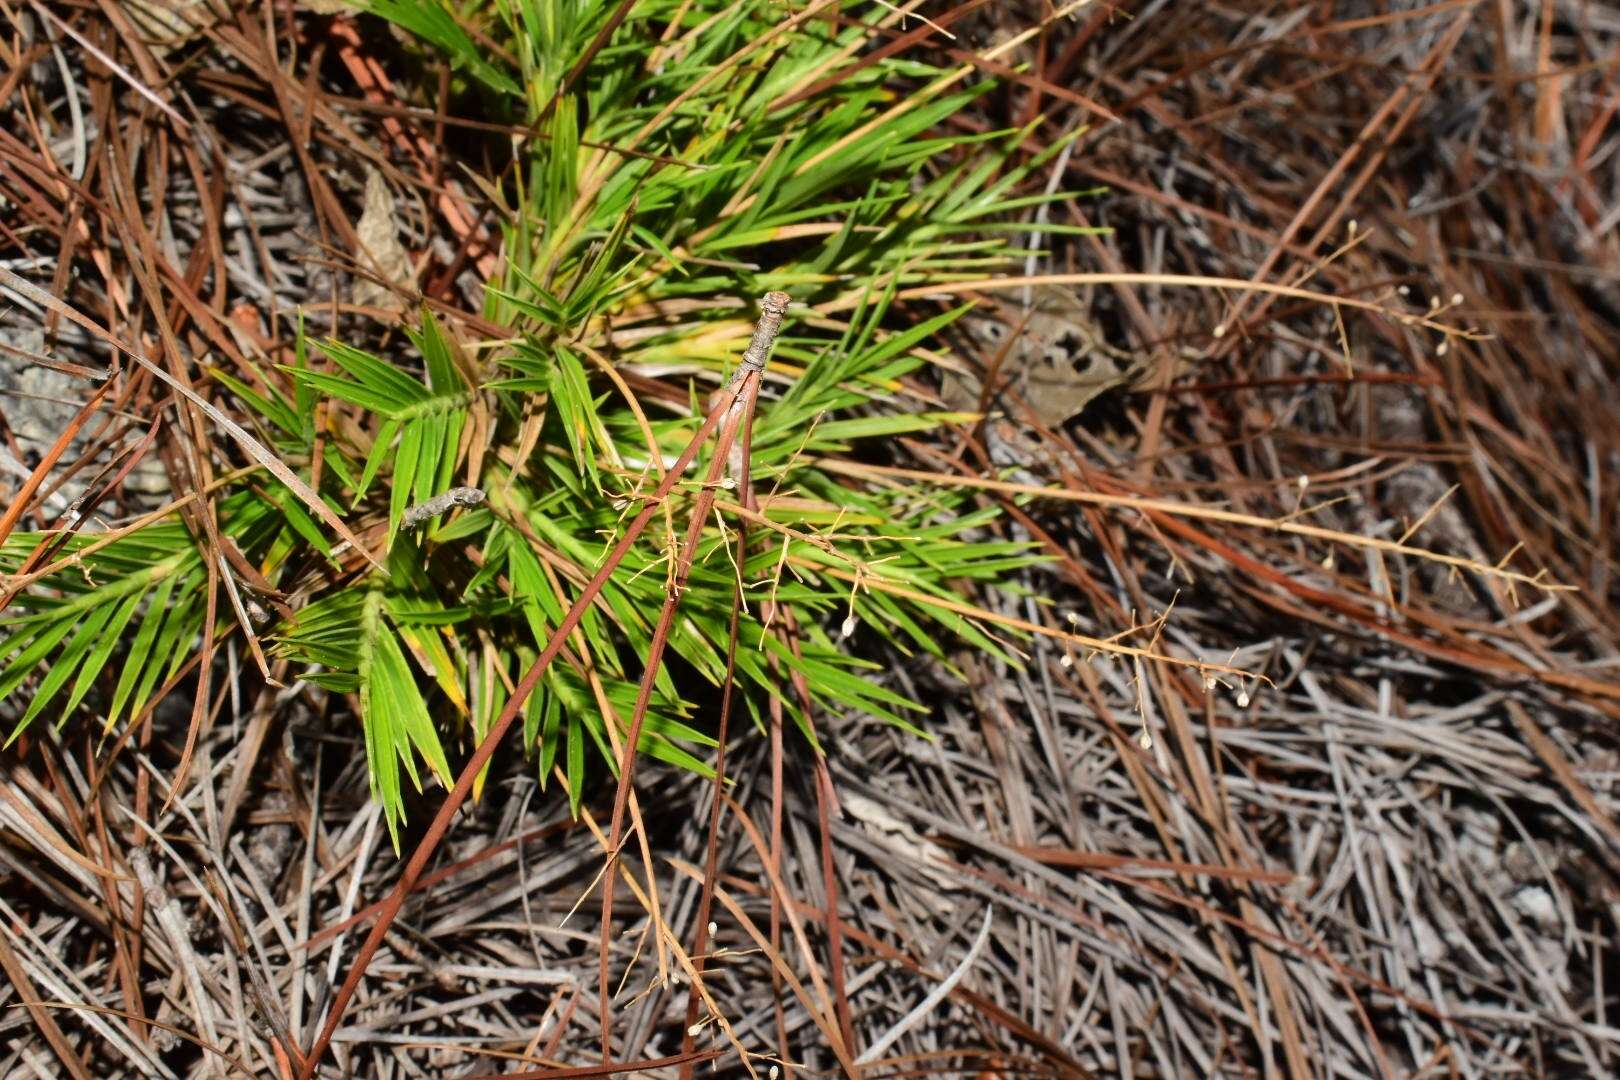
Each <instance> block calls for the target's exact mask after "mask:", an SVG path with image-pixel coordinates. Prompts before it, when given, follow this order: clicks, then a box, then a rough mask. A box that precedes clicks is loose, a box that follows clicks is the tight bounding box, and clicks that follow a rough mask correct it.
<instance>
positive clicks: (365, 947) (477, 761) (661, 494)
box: [298, 293, 787, 1080]
mask: <svg viewBox="0 0 1620 1080" xmlns="http://www.w3.org/2000/svg"><path fill="white" fill-rule="evenodd" d="M775 297H781V303H780V306H779V307H778V308H777V310H776V312H775V319H776V324H777V325H780V323H781V311H782V310H785V308H786V300H787V298H786V297H785V296H783V295H782V294H780V293H772V294H769V297H768V298H767V300H768V303H769V301H770V299H771V298H775ZM769 314H770V308H769V307H767V316H769ZM765 321H766V319H765V318H762V319H761V323H762V324H763V323H764V322H765ZM755 338H756V340H757V339H758V332H757V331H756V334H755ZM749 351H750V353H752V352H753V346H752V345H750V347H749ZM745 356H746V354H745ZM747 388H752V389H753V390H754V391H756V392H757V388H758V370H757V369H756V370H754V371H753V372H752V377H751V378H750V379H748V380H736V381H734V382H733V383H732V384H731V385H730V386H728V387H726V388H725V389H724V390H722V391H721V392H720V394H719V400H718V401H716V402H715V404H714V406H713V407H712V408H711V409H710V410H709V415H708V417H707V418H706V419H705V420H704V421H703V425H702V426H701V427H700V428H698V430H697V433H696V434H695V435H693V436H692V440H691V442H689V443H687V445H686V449H685V450H682V451H681V454H680V456H679V457H678V458H676V459H675V463H674V465H672V466H671V467H670V469H669V470H668V471H667V472H666V473H665V474H664V478H663V480H662V481H660V483H659V484H658V486H657V488H655V489H654V491H653V494H652V495H651V496H650V497H649V498H648V499H647V502H646V505H645V506H643V507H642V509H641V512H640V513H639V514H637V515H636V516H635V518H634V520H632V521H631V523H630V526H629V527H628V528H627V529H626V530H625V532H624V535H623V536H622V537H620V539H619V542H618V543H617V544H615V545H614V547H613V550H612V552H611V553H609V555H608V557H607V559H605V560H604V561H603V563H602V567H601V569H600V570H598V571H597V572H596V574H595V575H594V576H593V577H592V578H591V580H590V581H589V582H588V583H587V584H586V586H585V588H584V590H583V591H581V593H580V595H579V599H577V600H575V601H574V605H573V606H572V607H571V608H569V609H568V614H567V615H565V616H564V617H563V620H562V622H561V623H560V624H558V626H557V629H556V631H555V632H554V633H553V634H552V636H551V640H550V641H549V642H548V643H547V645H546V647H545V649H544V650H542V651H541V653H540V655H539V656H538V657H537V658H536V659H535V661H534V663H533V664H532V665H531V666H530V668H529V670H528V671H527V672H526V673H525V674H524V676H523V680H522V681H521V682H519V683H518V685H517V687H516V689H514V690H513V692H512V697H511V698H510V699H509V700H508V701H507V703H506V707H505V708H504V709H502V710H501V714H500V716H499V717H497V718H496V720H495V723H494V724H493V725H492V726H491V727H490V729H489V732H488V734H486V735H485V736H484V738H483V740H482V741H481V742H479V744H478V747H477V749H475V750H474V751H473V754H472V757H471V758H469V759H468V760H467V763H466V765H464V766H463V767H462V769H461V773H460V775H459V776H457V778H456V784H455V787H453V788H451V790H450V793H449V794H448V795H446V796H445V800H444V803H443V804H442V805H441V806H440V807H439V811H438V813H437V814H435V815H434V817H433V821H432V823H431V824H430V825H429V826H428V829H427V832H426V833H424V834H423V836H422V839H421V841H420V842H419V843H418V844H417V846H416V850H415V851H413V852H412V853H411V859H410V862H408V863H407V864H406V865H405V872H404V873H403V874H401V875H400V879H399V881H398V882H397V883H396V884H395V885H394V888H393V890H392V891H391V892H390V893H389V894H388V898H387V899H386V900H385V901H383V903H382V906H381V908H380V909H379V910H378V912H377V921H376V922H375V923H373V924H372V927H371V932H370V933H369V934H367V935H366V940H365V941H364V942H363V943H362V944H361V946H360V951H359V952H358V953H356V955H355V959H354V964H353V965H352V966H351V967H350V968H349V973H348V975H347V976H346V977H345V978H344V980H343V984H342V985H341V986H340V987H338V991H337V994H336V995H334V997H333V998H332V1005H331V1008H330V1010H329V1011H328V1013H327V1017H326V1022H325V1023H324V1024H323V1025H322V1026H321V1031H320V1034H319V1035H318V1036H316V1038H315V1042H314V1044H313V1045H311V1047H310V1049H309V1053H308V1054H307V1055H305V1057H304V1064H303V1067H302V1068H301V1069H300V1070H299V1073H298V1080H311V1078H312V1077H313V1076H314V1075H315V1070H316V1068H317V1067H318V1066H319V1064H320V1060H321V1058H322V1057H323V1056H325V1053H326V1049H327V1047H328V1046H330V1045H331V1042H332V1035H333V1033H334V1032H335V1031H337V1026H338V1023H339V1022H340V1021H341V1020H342V1018H343V1012H344V1010H345V1009H346V1008H347V1007H348V1004H349V1001H350V1000H351V999H352V998H353V997H354V992H355V989H356V988H357V987H358V986H359V985H360V980H361V978H362V977H363V976H364V975H365V971H366V968H367V966H369V965H370V963H371V959H372V957H373V956H375V955H376V953H377V950H378V948H380V947H381V945H382V941H383V937H384V935H386V934H387V933H388V928H389V927H390V926H392V925H393V922H394V919H395V918H396V917H397V916H398V915H399V909H400V907H401V906H402V905H403V904H404V902H405V897H406V896H407V895H409V894H410V892H411V890H412V889H413V888H414V887H415V885H416V882H417V880H418V879H419V878H420V877H421V876H422V871H423V870H424V869H426V868H427V864H428V860H429V859H431V858H432V857H433V853H434V852H435V851H437V850H438V847H439V844H440V842H441V841H443V839H444V835H445V833H446V832H448V831H449V828H450V822H451V820H452V819H453V818H454V817H455V814H456V811H457V810H459V809H460V808H461V804H462V803H464V802H466V801H467V796H468V795H470V794H471V793H472V787H473V782H474V781H475V780H476V779H477V777H478V774H479V773H480V772H482V771H483V769H484V766H485V765H487V764H488V763H489V760H490V758H491V757H493V756H494V754H495V747H496V746H497V745H499V744H500V742H501V740H502V739H503V738H504V737H505V736H506V733H507V731H508V730H510V729H511V727H512V724H513V723H514V722H515V721H516V720H517V717H518V715H519V713H521V712H522V709H523V703H524V702H525V701H527V700H528V697H529V695H530V694H531V693H533V692H534V688H535V687H536V686H538V685H539V683H540V679H541V677H542V676H543V675H544V674H545V672H546V668H547V667H549V666H550V664H551V661H552V660H554V659H555V658H556V656H557V654H558V653H559V652H560V651H561V650H562V647H563V645H564V644H566V642H567V640H568V635H569V634H571V633H573V631H574V628H575V627H577V626H578V625H579V622H580V620H581V619H582V618H584V616H585V612H586V611H587V610H588V609H589V608H590V606H591V604H592V603H594V602H595V600H596V597H597V595H598V594H599V593H601V591H602V588H603V587H604V586H605V585H606V584H607V581H608V578H610V577H612V576H613V574H614V572H615V571H617V570H618V567H619V564H620V563H621V562H622V561H623V560H624V557H625V555H626V554H627V553H628V552H629V550H630V545H631V544H633V543H635V541H636V538H637V537H639V536H640V535H641V533H642V530H644V529H645V528H646V527H647V524H648V522H650V521H651V520H652V518H653V515H654V514H655V513H657V511H658V509H659V507H660V506H661V505H662V503H663V501H664V499H665V498H667V497H668V496H669V493H670V492H671V491H672V490H674V487H675V485H676V483H677V482H678V481H679V480H680V477H681V475H682V474H683V473H684V472H685V471H686V468H687V466H689V465H690V464H691V463H692V460H693V459H694V458H695V457H697V453H698V449H699V448H700V447H702V445H703V444H704V442H705V441H707V439H708V437H709V435H710V434H711V433H712V432H713V431H714V430H715V428H716V427H717V426H718V425H719V424H720V423H721V421H722V420H724V419H725V418H726V417H727V416H728V415H729V414H730V412H731V408H732V406H733V405H734V404H735V403H736V401H737V400H738V398H739V397H740V396H741V393H742V392H743V391H744V389H747ZM710 498H711V499H712V495H711V496H710ZM628 745H629V746H634V745H635V742H634V738H633V737H632V739H631V741H630V743H629V744H628ZM615 820H616V821H617V820H618V815H617V813H616V814H615ZM608 880H610V881H611V880H612V877H611V874H610V875H609V878H608ZM606 914H607V913H606V912H604V917H605V916H606ZM605 925H606V924H605V922H604V927H605ZM604 932H605V930H604Z"/></svg>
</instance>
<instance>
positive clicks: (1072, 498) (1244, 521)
mask: <svg viewBox="0 0 1620 1080" xmlns="http://www.w3.org/2000/svg"><path fill="white" fill-rule="evenodd" d="M816 464H817V465H819V466H820V467H821V468H823V469H826V470H827V471H828V472H834V473H842V474H844V475H845V476H855V477H866V476H892V477H896V478H899V479H904V480H921V481H924V482H926V483H930V484H938V485H940V486H941V487H957V488H973V489H976V490H979V491H999V492H1002V493H1003V494H1007V495H1029V496H1032V497H1034V498H1038V499H1051V500H1053V501H1056V502H1075V503H1086V504H1088V505H1091V506H1114V507H1120V508H1122V509H1127V510H1142V511H1152V512H1155V513H1160V514H1172V515H1174V516H1176V517H1184V518H1198V519H1200V520H1203V521H1221V522H1225V523H1227V524H1229V525H1248V526H1251V527H1253V528H1256V529H1266V530H1269V531H1270V532H1280V533H1289V534H1291V535H1293V536H1303V537H1307V538H1309V539H1312V540H1323V541H1327V542H1329V543H1334V544H1344V545H1345V546H1347V547H1359V548H1366V549H1368V550H1370V551H1381V552H1384V553H1385V554H1387V555H1405V556H1408V557H1410V558H1414V559H1422V560H1424V561H1426V562H1432V563H1438V564H1440V565H1441V566H1449V567H1452V568H1453V569H1456V570H1467V571H1469V572H1470V573H1475V574H1480V575H1482V576H1484V577H1493V578H1497V579H1499V580H1501V581H1506V582H1511V583H1513V584H1518V585H1527V586H1530V587H1531V588H1535V589H1541V590H1544V591H1546V592H1574V591H1575V589H1576V587H1575V586H1574V585H1560V584H1557V583H1555V582H1550V581H1547V580H1546V577H1545V572H1544V571H1537V572H1536V573H1534V574H1524V573H1520V572H1519V571H1517V570H1508V569H1506V568H1505V567H1503V566H1501V565H1497V566H1490V565H1487V564H1486V563H1482V562H1480V561H1479V560H1477V559H1469V558H1464V557H1463V556H1460V555H1447V554H1445V553H1444V552H1439V551H1430V550H1429V549H1428V548H1420V547H1413V546H1412V545H1410V544H1404V543H1401V542H1399V541H1396V540H1382V539H1379V538H1378V537H1376V536H1362V535H1360V534H1358V533H1350V532H1342V531H1340V530H1338V529H1324V528H1322V527H1321V526H1319V525H1302V524H1300V523H1299V522H1297V521H1291V520H1289V519H1288V518H1268V517H1261V516H1259V515H1257V514H1243V513H1239V512H1238V511H1236V510H1222V509H1220V508H1219V507H1215V506H1195V505H1193V504H1191V503H1184V502H1176V501H1175V500H1172V499H1147V498H1142V497H1140V496H1136V495H1108V494H1105V493H1103V492H1100V491H1073V490H1071V489H1068V488H1053V487H1041V486H1040V485H1038V484H1019V483H1015V482H1013V481H1010V480H990V479H987V478H983V477H976V476H952V475H950V474H948V473H932V472H927V471H925V470H923V469H904V468H899V467H896V466H889V465H863V464H859V463H857V462H848V461H833V460H830V459H826V458H823V459H820V460H818V461H817V463H816ZM1414 528H1415V526H1414ZM1411 532H1412V530H1411V529H1408V530H1407V535H1411Z"/></svg>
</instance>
